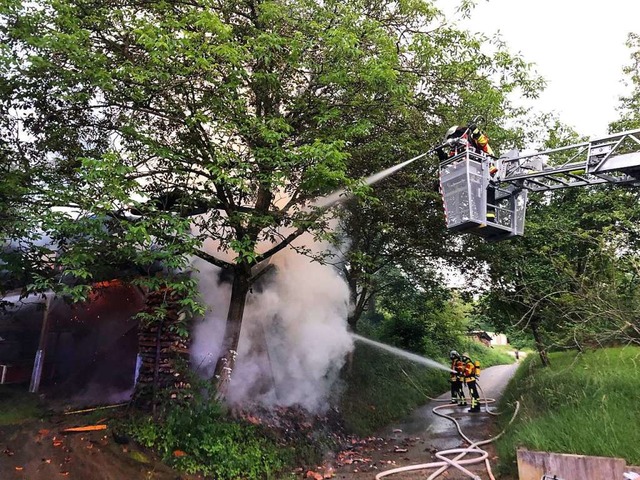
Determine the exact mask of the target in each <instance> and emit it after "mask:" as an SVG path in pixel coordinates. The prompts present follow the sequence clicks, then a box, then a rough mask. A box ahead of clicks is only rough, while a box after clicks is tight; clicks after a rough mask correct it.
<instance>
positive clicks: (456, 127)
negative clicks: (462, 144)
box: [444, 125, 459, 141]
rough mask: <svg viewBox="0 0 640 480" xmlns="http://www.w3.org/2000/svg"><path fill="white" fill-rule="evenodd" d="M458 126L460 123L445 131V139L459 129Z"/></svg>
mask: <svg viewBox="0 0 640 480" xmlns="http://www.w3.org/2000/svg"><path fill="white" fill-rule="evenodd" d="M458 128H459V127H458V125H454V126H453V127H451V128H450V129H449V130H447V133H445V135H444V140H445V141H446V140H447V139H448V138H449V137H450V136H451V135H453V134H454V133H455V131H456V130H458Z"/></svg>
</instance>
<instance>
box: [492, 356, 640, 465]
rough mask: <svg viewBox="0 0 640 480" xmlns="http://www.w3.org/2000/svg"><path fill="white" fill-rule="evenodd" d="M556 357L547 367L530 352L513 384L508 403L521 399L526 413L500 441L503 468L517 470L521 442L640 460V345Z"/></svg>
mask: <svg viewBox="0 0 640 480" xmlns="http://www.w3.org/2000/svg"><path fill="white" fill-rule="evenodd" d="M550 360H551V367H550V368H541V366H540V363H539V360H538V358H537V356H536V355H530V356H529V357H528V358H527V359H526V360H525V362H523V365H522V366H521V367H520V369H519V371H518V373H517V374H516V376H515V377H514V379H513V380H512V381H511V383H510V384H509V386H508V387H507V391H506V392H505V395H504V397H503V399H502V406H503V408H507V405H509V404H510V405H513V403H514V401H515V400H518V399H519V400H520V402H521V412H520V414H519V416H518V418H517V419H516V421H515V422H514V424H513V425H512V426H511V427H510V428H509V429H508V431H507V433H506V434H505V436H504V437H503V438H501V439H500V440H499V441H498V444H497V447H498V453H499V455H500V458H501V469H502V470H503V471H505V472H506V471H510V472H513V471H514V469H515V468H516V466H515V451H516V448H517V447H519V446H523V447H526V448H528V449H531V450H542V451H552V452H558V453H574V454H582V455H599V456H608V457H621V458H625V459H626V460H627V463H629V464H635V465H637V464H640V449H638V445H640V429H639V428H638V425H640V407H639V404H638V393H637V392H638V382H640V370H639V369H638V366H639V365H640V348H638V347H624V348H608V349H600V350H595V351H590V352H587V353H585V354H576V353H575V352H567V353H555V354H551V356H550ZM508 418H510V415H503V416H502V419H503V420H502V421H503V422H504V421H507V420H508Z"/></svg>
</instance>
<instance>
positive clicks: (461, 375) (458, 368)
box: [455, 358, 464, 382]
mask: <svg viewBox="0 0 640 480" xmlns="http://www.w3.org/2000/svg"><path fill="white" fill-rule="evenodd" d="M455 371H456V372H458V375H457V377H458V381H460V382H462V381H463V380H464V362H463V361H462V359H460V358H459V359H458V360H457V361H456V368H455Z"/></svg>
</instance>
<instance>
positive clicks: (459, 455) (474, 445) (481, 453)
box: [376, 372, 520, 480]
mask: <svg viewBox="0 0 640 480" xmlns="http://www.w3.org/2000/svg"><path fill="white" fill-rule="evenodd" d="M405 375H406V372H405ZM407 377H408V375H407ZM416 387H417V386H416ZM478 387H479V385H478ZM480 391H481V392H482V389H481V388H480ZM482 394H483V396H484V392H482ZM429 398H431V397H429ZM432 400H435V401H440V402H442V401H447V400H437V399H432ZM494 402H495V399H493V398H486V397H485V398H484V402H480V403H484V404H485V409H486V411H487V413H489V414H492V415H497V414H496V413H494V412H490V411H489V409H488V408H487V406H488V405H489V404H490V403H494ZM450 407H451V406H450V405H448V404H447V405H440V406H437V407H434V408H433V409H432V410H431V411H432V412H433V413H434V414H435V415H438V416H439V417H442V418H446V419H448V420H451V421H452V422H453V423H454V424H455V425H456V429H457V430H458V433H459V434H460V436H461V437H462V438H463V439H464V440H465V441H466V442H468V443H469V446H468V447H465V448H451V449H447V450H441V451H439V452H436V453H435V457H436V458H437V459H438V460H439V461H436V462H430V463H421V464H416V465H408V466H405V467H398V468H394V469H391V470H386V471H384V472H380V473H379V474H378V475H376V480H380V479H381V478H384V477H388V476H390V475H395V474H398V473H403V472H411V471H415V470H425V469H429V468H437V470H436V471H435V472H433V473H432V474H431V475H430V476H429V477H428V478H427V480H433V479H435V478H437V477H438V476H439V475H441V474H442V473H443V472H444V471H446V470H447V469H448V468H450V467H454V468H457V469H458V470H460V471H461V472H462V473H464V474H465V475H467V476H469V477H470V478H472V479H473V480H481V478H480V477H479V476H478V475H476V474H475V473H473V472H471V471H469V470H467V469H466V468H464V465H473V464H476V463H481V462H484V463H485V467H486V469H487V473H488V474H489V478H490V479H491V480H495V477H494V476H493V473H492V471H491V465H490V464H489V459H488V457H489V454H488V452H487V451H486V450H482V449H481V448H479V447H480V446H482V445H486V444H488V443H491V442H493V441H495V440H497V439H498V438H500V437H501V436H502V435H503V434H504V432H505V430H506V429H507V428H508V427H509V425H511V423H513V420H514V419H515V418H516V416H517V415H518V411H519V410H520V402H516V408H515V410H514V412H513V415H512V417H511V420H509V423H508V424H507V426H506V427H505V428H504V429H503V430H502V432H500V433H499V434H498V435H496V436H495V437H492V438H490V439H488V440H481V441H477V442H474V441H472V440H471V439H469V437H467V436H466V435H465V434H464V433H463V432H462V429H461V428H460V424H459V423H458V421H457V420H456V419H455V418H453V417H452V416H450V415H447V414H444V413H441V412H440V411H439V410H440V409H443V408H450ZM452 455H456V456H455V457H454V458H449V457H451V456H452ZM467 455H475V457H474V458H467V459H465V458H464V457H466V456H467Z"/></svg>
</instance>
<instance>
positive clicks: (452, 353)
mask: <svg viewBox="0 0 640 480" xmlns="http://www.w3.org/2000/svg"><path fill="white" fill-rule="evenodd" d="M449 358H450V359H451V360H453V359H454V358H460V354H459V353H458V352H456V351H455V350H451V351H450V352H449Z"/></svg>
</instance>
